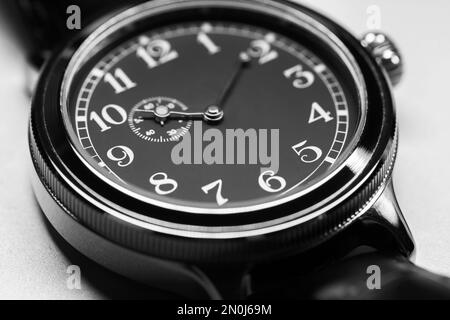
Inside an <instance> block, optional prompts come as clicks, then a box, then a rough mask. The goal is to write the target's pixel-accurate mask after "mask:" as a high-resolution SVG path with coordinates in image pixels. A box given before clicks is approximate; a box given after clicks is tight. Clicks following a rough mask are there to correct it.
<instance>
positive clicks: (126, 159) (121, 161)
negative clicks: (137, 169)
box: [107, 146, 134, 168]
mask: <svg viewBox="0 0 450 320" xmlns="http://www.w3.org/2000/svg"><path fill="white" fill-rule="evenodd" d="M107 156H108V159H110V160H112V161H115V162H117V165H118V166H119V167H122V168H124V167H128V166H129V165H130V164H131V163H133V160H134V152H133V150H131V149H130V148H128V147H125V146H117V147H114V148H111V149H109V151H108V153H107Z"/></svg>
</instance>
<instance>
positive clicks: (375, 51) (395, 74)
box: [361, 31, 403, 86]
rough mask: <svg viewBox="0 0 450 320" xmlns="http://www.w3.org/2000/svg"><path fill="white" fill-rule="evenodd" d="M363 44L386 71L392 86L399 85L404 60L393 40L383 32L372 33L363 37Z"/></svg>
mask: <svg viewBox="0 0 450 320" xmlns="http://www.w3.org/2000/svg"><path fill="white" fill-rule="evenodd" d="M361 44H362V46H363V47H364V48H366V49H367V50H369V52H370V53H371V54H372V55H373V56H374V57H375V59H376V60H377V62H378V64H379V65H380V66H381V67H382V68H383V69H384V70H386V72H387V74H388V76H389V78H390V80H391V83H392V85H393V86H395V85H397V84H398V83H399V82H400V80H401V78H402V75H403V59H402V56H401V54H400V51H399V50H398V48H397V46H396V45H395V43H394V42H393V41H392V39H391V38H389V37H388V36H387V35H385V34H384V33H382V32H379V31H371V32H368V33H366V34H365V35H364V36H363V37H362V39H361Z"/></svg>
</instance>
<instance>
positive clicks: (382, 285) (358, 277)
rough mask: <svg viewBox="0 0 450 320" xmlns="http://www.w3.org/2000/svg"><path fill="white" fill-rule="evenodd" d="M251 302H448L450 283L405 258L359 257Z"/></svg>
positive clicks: (263, 291) (275, 287)
mask: <svg viewBox="0 0 450 320" xmlns="http://www.w3.org/2000/svg"><path fill="white" fill-rule="evenodd" d="M255 292H256V293H252V294H251V295H250V298H253V299H311V300H355V299H356V300H391V299H394V300H416V299H421V300H422V299H450V279H448V278H445V277H442V276H438V275H435V274H433V273H431V272H429V271H426V270H424V269H422V268H420V267H418V266H416V265H414V264H413V263H412V262H410V261H409V260H408V259H407V258H405V257H400V256H390V255H384V254H381V253H378V252H372V253H366V254H359V255H356V256H352V257H349V258H346V259H343V260H341V261H338V262H335V263H333V264H331V265H328V266H326V267H322V268H319V269H318V270H315V271H314V272H312V273H310V274H304V275H302V276H299V277H297V278H294V279H289V280H278V281H276V284H273V283H272V285H270V286H267V287H265V288H263V287H262V288H259V289H258V290H257V291H255Z"/></svg>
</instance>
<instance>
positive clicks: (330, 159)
mask: <svg viewBox="0 0 450 320" xmlns="http://www.w3.org/2000/svg"><path fill="white" fill-rule="evenodd" d="M325 162H328V163H331V164H334V163H335V162H336V159H334V158H331V157H327V158H326V159H325Z"/></svg>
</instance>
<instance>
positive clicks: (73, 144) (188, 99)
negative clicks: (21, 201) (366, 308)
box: [2, 0, 450, 299]
mask: <svg viewBox="0 0 450 320" xmlns="http://www.w3.org/2000/svg"><path fill="white" fill-rule="evenodd" d="M2 6H3V7H4V8H3V9H2V10H3V11H4V12H7V13H8V17H9V18H10V20H11V21H12V22H15V23H13V24H12V25H13V29H14V30H15V31H16V34H17V36H18V38H19V39H21V40H22V44H23V48H24V50H25V52H26V54H27V56H28V57H29V60H30V63H31V64H33V65H34V66H35V67H38V68H40V67H41V66H42V64H43V62H44V61H45V67H43V69H42V72H41V76H40V80H39V81H38V83H37V86H36V87H35V89H34V97H33V102H32V110H31V120H30V131H29V143H30V150H31V158H32V162H33V167H34V170H33V173H32V176H33V178H32V181H33V187H34V191H35V194H36V198H37V200H38V202H39V204H40V206H41V208H42V211H43V212H44V213H45V215H46V217H47V218H48V220H49V221H50V223H51V224H52V225H53V227H54V228H55V229H56V230H57V232H59V233H60V234H61V235H62V236H63V237H64V239H65V240H66V241H67V242H68V243H70V244H71V245H72V246H73V247H75V248H76V249H77V250H79V251H80V252H81V253H83V254H84V255H86V256H87V257H88V258H90V259H92V260H93V261H95V262H97V263H99V264H101V265H103V266H105V267H107V268H108V269H111V270H113V271H114V272H117V273H119V274H122V275H125V276H127V277H129V278H131V279H133V280H137V281H139V282H143V283H146V284H148V285H150V286H152V287H155V288H162V289H164V290H168V291H171V292H176V293H177V294H180V295H182V296H185V297H190V298H198V299H205V298H206V299H265V298H275V299H279V298H285V299H391V298H393V299H404V298H414V299H415V298H450V281H449V280H448V279H446V278H444V277H440V276H438V275H434V274H431V273H429V272H427V271H425V270H422V269H420V268H419V267H416V266H414V265H413V264H412V263H411V262H410V259H411V257H412V256H413V253H414V242H413V239H412V236H411V232H410V230H409V228H408V226H407V224H406V222H405V219H404V218H403V215H402V213H401V211H400V209H399V206H398V204H397V200H396V198H395V194H394V191H393V186H392V171H393V168H394V163H395V158H396V154H397V148H398V136H399V134H398V127H397V122H396V115H395V108H394V101H393V97H392V91H391V86H392V85H396V84H397V83H398V82H399V81H400V79H401V76H402V71H403V63H402V56H401V55H400V52H399V50H398V49H397V47H396V46H395V44H394V43H393V41H392V40H391V39H390V38H389V37H388V36H387V35H385V34H384V33H382V32H379V31H374V32H369V33H367V34H365V35H364V36H363V37H362V38H361V39H356V38H355V37H354V36H352V35H351V34H350V33H349V32H347V31H346V30H344V29H343V28H342V27H341V26H339V25H338V24H336V23H335V22H333V21H332V20H330V19H329V18H327V17H325V16H323V15H322V14H320V13H318V12H316V11H313V10H311V9H309V8H307V7H305V6H303V5H301V4H299V3H298V1H288V0H277V1H276V0H239V1H237V0H173V1H169V0H154V1H148V2H142V1H130V0H128V1H114V2H112V1H109V2H108V3H106V2H104V1H87V0H86V1H58V2H54V1H32V0H27V1H10V2H8V1H4V3H3V4H2ZM69 6H75V8H78V9H79V11H78V12H79V13H80V14H81V16H79V17H78V18H81V24H82V27H81V29H80V30H70V28H68V25H67V19H68V17H69V12H71V11H70V10H67V9H68V7H69ZM6 7H7V8H6ZM74 12H75V11H74ZM20 30H22V32H21V31H20ZM24 31H25V32H24Z"/></svg>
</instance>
